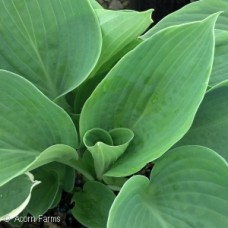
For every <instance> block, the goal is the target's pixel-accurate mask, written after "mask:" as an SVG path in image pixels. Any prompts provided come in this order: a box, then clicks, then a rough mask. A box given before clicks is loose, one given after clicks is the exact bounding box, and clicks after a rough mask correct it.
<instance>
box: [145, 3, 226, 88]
mask: <svg viewBox="0 0 228 228" xmlns="http://www.w3.org/2000/svg"><path fill="white" fill-rule="evenodd" d="M218 11H222V13H221V15H220V16H219V18H218V21H217V23H216V28H217V29H216V47H215V61H214V65H213V71H212V74H211V77H210V82H209V85H210V86H215V85H217V84H219V83H221V82H222V81H224V80H227V79H228V73H227V61H226V60H227V53H228V26H227V24H228V2H227V1H224V0H218V1H213V0H201V1H197V2H195V3H192V4H190V5H187V6H185V7H183V8H182V9H180V10H178V11H176V12H174V13H172V14H169V15H168V16H166V17H165V18H164V19H163V20H161V21H160V22H159V23H158V24H156V25H155V26H154V27H153V28H152V29H150V30H149V31H148V32H147V33H146V34H144V35H143V36H142V38H143V39H148V38H149V37H151V36H152V35H154V34H155V33H157V32H159V31H161V30H162V29H164V28H167V27H169V26H173V25H180V24H184V23H186V22H191V21H192V20H201V19H203V18H204V17H205V16H207V15H210V14H211V13H213V12H218Z"/></svg>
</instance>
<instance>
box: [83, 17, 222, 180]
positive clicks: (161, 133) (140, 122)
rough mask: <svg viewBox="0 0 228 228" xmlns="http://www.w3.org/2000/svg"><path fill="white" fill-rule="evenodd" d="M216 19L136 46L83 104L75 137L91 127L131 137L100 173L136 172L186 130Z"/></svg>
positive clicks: (207, 66) (204, 76) (203, 81)
mask: <svg viewBox="0 0 228 228" xmlns="http://www.w3.org/2000/svg"><path fill="white" fill-rule="evenodd" d="M217 16H218V14H215V15H212V16H210V17H208V18H207V19H205V20H203V21H200V22H194V23H189V24H185V25H181V26H174V27H171V28H168V29H166V30H163V31H161V32H160V33H157V34H156V35H154V36H153V37H151V38H150V39H148V40H147V41H145V42H143V43H141V44H140V45H139V46H138V47H137V48H135V49H134V50H133V51H131V52H130V53H129V54H127V55H126V56H125V57H124V58H122V59H121V61H120V62H119V63H118V64H117V65H116V66H115V67H114V68H113V69H112V70H111V72H110V73H109V74H108V75H107V76H106V78H105V79H104V80H103V81H102V82H101V83H100V84H99V85H98V87H97V88H96V89H95V91H94V92H93V93H92V95H91V96H90V98H89V99H88V100H87V102H86V103H85V105H84V107H83V110H82V113H81V118H80V131H81V132H80V134H81V137H83V136H84V134H85V133H86V131H88V130H90V129H92V128H103V129H105V130H107V131H110V130H111V129H114V128H129V129H131V130H132V131H133V132H134V135H135V137H134V139H133V141H132V143H131V144H130V146H129V147H128V149H127V151H126V152H125V153H124V155H123V156H122V158H120V159H119V160H118V161H117V162H116V163H115V164H114V166H113V168H111V170H110V171H108V173H106V175H109V176H124V175H130V174H132V173H135V172H137V171H138V170H140V169H141V168H142V167H143V166H144V165H145V164H146V163H148V162H149V161H152V160H154V159H156V158H158V157H160V156H161V155H162V154H163V153H165V152H166V151H167V150H168V149H169V148H170V147H171V146H172V145H173V144H174V143H175V142H177V141H178V140H179V139H180V138H181V137H182V136H183V135H184V134H185V133H186V132H187V130H188V129H189V127H190V126H191V124H192V121H193V118H194V115H195V113H196V111H197V109H198V107H199V104H200V102H201V101H202V99H203V96H204V93H205V91H206V88H207V84H208V80H209V76H210V72H211V67H212V62H213V55H214V32H213V29H214V23H215V20H216V18H217ZM97 101H99V102H97ZM91 113H92V114H91Z"/></svg>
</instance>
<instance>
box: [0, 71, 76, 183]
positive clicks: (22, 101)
mask: <svg viewBox="0 0 228 228" xmlns="http://www.w3.org/2000/svg"><path fill="white" fill-rule="evenodd" d="M0 81H1V83H0V107H1V112H0V186H1V185H2V184H4V183H6V182H7V181H9V180H11V179H12V178H14V177H16V176H18V175H20V174H22V173H23V172H25V171H28V170H32V169H35V168H37V167H39V166H41V165H44V164H46V163H48V162H52V161H58V162H61V163H64V164H67V165H71V166H72V165H73V164H72V163H74V161H75V160H76V159H77V153H76V151H75V150H74V148H77V141H78V140H77V132H76V129H75V127H74V124H73V122H72V121H71V119H70V117H69V116H68V115H67V113H66V112H65V111H64V110H62V109H61V108H60V107H58V106H57V105H55V104H54V103H53V102H52V101H50V100H49V99H48V98H47V97H45V96H44V95H43V94H42V93H41V92H40V91H39V90H38V89H37V88H36V87H34V86H33V85H32V84H31V83H30V82H28V81H27V80H26V79H24V78H22V77H20V76H18V75H15V74H13V73H10V72H7V71H3V70H0ZM55 144H59V145H55ZM60 144H66V145H60Z"/></svg>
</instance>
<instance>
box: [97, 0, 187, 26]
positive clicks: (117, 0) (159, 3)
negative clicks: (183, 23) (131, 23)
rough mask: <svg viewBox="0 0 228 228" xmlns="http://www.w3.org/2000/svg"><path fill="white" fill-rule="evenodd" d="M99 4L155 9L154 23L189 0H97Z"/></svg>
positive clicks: (110, 7)
mask: <svg viewBox="0 0 228 228" xmlns="http://www.w3.org/2000/svg"><path fill="white" fill-rule="evenodd" d="M97 1H98V2H99V3H101V5H103V6H104V7H105V8H108V9H114V10H119V9H133V10H137V11H144V10H147V9H151V8H153V9H155V11H154V13H153V21H154V23H155V24H156V23H157V22H158V21H159V20H161V19H162V18H163V17H165V16H166V15H167V14H169V13H172V12H174V11H176V10H178V9H180V8H181V7H183V6H184V5H187V4H188V3H190V2H191V0H97Z"/></svg>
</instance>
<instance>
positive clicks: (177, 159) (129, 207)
mask: <svg viewBox="0 0 228 228" xmlns="http://www.w3.org/2000/svg"><path fill="white" fill-rule="evenodd" d="M227 178H228V165H227V163H226V162H225V160H224V159H223V158H222V157H220V156H219V155H218V154H216V153H215V152H214V151H212V150H210V149H208V148H205V147H200V146H185V147H179V148H176V149H174V150H172V151H169V152H167V153H166V154H165V155H164V156H163V157H162V158H161V159H159V160H158V161H157V162H156V164H155V166H154V168H153V170H152V173H151V180H148V179H147V178H146V177H144V176H134V177H132V178H131V179H129V180H128V181H127V182H126V184H125V185H124V187H123V188H122V190H121V191H120V193H119V195H118V196H117V197H116V199H115V201H114V203H113V204H112V207H111V210H110V212H109V218H108V225H107V227H108V228H119V227H124V228H138V227H159V228H160V227H162V228H163V227H164V228H168V227H169V228H171V227H175V228H190V227H194V228H199V227H207V228H214V227H224V228H225V227H228V214H227V208H228V182H227Z"/></svg>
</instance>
